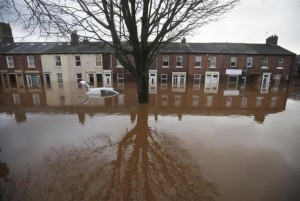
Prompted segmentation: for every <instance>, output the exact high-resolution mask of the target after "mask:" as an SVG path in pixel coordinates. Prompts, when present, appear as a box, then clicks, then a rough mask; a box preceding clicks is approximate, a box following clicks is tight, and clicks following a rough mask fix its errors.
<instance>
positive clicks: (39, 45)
mask: <svg viewBox="0 0 300 201" xmlns="http://www.w3.org/2000/svg"><path fill="white" fill-rule="evenodd" d="M113 52H114V50H113V48H112V47H110V46H108V45H105V44H104V43H101V42H80V43H79V44H78V45H76V46H73V45H71V43H69V42H44V43H43V42H26V43H11V44H3V43H2V44H0V53H2V54H97V53H113ZM159 52H160V53H199V54H200V53H203V54H206V53H207V54H249V55H255V54H257V55H259V54H260V55H295V54H294V53H293V52H290V51H289V50H286V49H284V48H282V47H280V46H276V45H267V44H247V43H171V44H168V45H166V46H165V47H163V48H162V49H160V51H159Z"/></svg>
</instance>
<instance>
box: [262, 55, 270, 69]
mask: <svg viewBox="0 0 300 201" xmlns="http://www.w3.org/2000/svg"><path fill="white" fill-rule="evenodd" d="M265 64H266V65H265ZM268 65H269V58H268V57H263V58H262V67H264V68H268Z"/></svg>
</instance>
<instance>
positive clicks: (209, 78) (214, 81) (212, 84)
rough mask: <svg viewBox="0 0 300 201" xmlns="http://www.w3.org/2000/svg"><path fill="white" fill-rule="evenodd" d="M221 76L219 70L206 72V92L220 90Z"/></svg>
mask: <svg viewBox="0 0 300 201" xmlns="http://www.w3.org/2000/svg"><path fill="white" fill-rule="evenodd" d="M219 77H220V73H219V72H206V73H205V83H204V89H205V92H211V93H216V92H218V87H219Z"/></svg>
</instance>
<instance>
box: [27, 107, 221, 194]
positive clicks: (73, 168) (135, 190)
mask: <svg viewBox="0 0 300 201" xmlns="http://www.w3.org/2000/svg"><path fill="white" fill-rule="evenodd" d="M137 111H138V114H137V122H136V125H135V126H134V128H133V129H131V130H130V131H129V132H127V133H126V134H125V135H124V137H123V138H122V140H121V141H119V142H118V143H116V144H113V143H112V142H111V141H110V139H109V138H108V137H105V136H102V137H100V140H99V141H101V142H102V143H101V144H99V143H96V140H95V139H93V140H92V141H93V143H90V142H89V143H85V144H84V145H82V146H80V147H73V148H71V149H62V150H53V151H51V153H50V154H48V155H47V157H46V160H45V161H46V163H45V165H46V167H45V169H44V171H43V173H41V174H35V175H31V176H27V181H30V182H27V184H26V189H27V190H26V192H25V193H24V195H22V197H23V198H27V200H215V199H216V198H217V197H218V196H219V192H218V189H217V186H216V184H215V183H214V182H213V179H212V178H208V176H205V175H204V172H203V170H202V169H201V168H200V166H199V165H198V164H197V163H196V162H195V161H194V160H193V159H192V158H191V156H190V155H189V154H188V152H187V151H186V150H185V149H184V148H182V146H181V143H180V141H179V140H178V139H177V138H175V137H172V136H169V135H167V134H165V133H163V132H158V131H157V129H151V128H150V127H149V125H148V107H147V106H138V109H137ZM103 142H105V143H103ZM28 177H29V178H28Z"/></svg>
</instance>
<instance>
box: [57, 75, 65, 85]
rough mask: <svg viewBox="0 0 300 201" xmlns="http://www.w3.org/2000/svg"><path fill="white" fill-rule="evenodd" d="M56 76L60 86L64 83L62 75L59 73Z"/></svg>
mask: <svg viewBox="0 0 300 201" xmlns="http://www.w3.org/2000/svg"><path fill="white" fill-rule="evenodd" d="M56 75H57V82H58V83H59V84H62V83H63V82H64V80H63V76H62V73H57V74H56Z"/></svg>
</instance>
